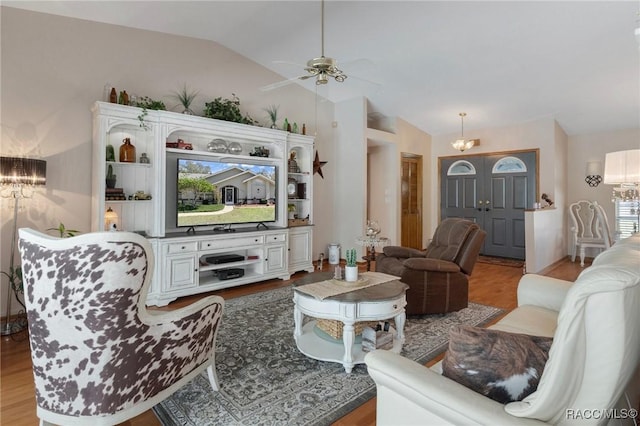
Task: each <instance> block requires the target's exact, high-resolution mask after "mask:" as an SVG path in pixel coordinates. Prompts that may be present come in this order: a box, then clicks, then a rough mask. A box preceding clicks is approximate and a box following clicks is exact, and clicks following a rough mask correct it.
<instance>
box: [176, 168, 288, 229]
mask: <svg viewBox="0 0 640 426" xmlns="http://www.w3.org/2000/svg"><path fill="white" fill-rule="evenodd" d="M177 167H178V173H177V182H176V226H177V227H179V228H183V227H196V226H207V225H213V226H224V225H232V224H246V223H256V224H260V223H263V224H264V223H269V222H275V221H276V219H277V210H276V206H277V204H278V203H277V198H278V190H277V189H278V185H277V178H276V177H277V167H276V166H275V165H258V164H249V163H240V162H219V161H212V160H205V159H194V158H177Z"/></svg>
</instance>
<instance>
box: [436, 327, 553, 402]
mask: <svg viewBox="0 0 640 426" xmlns="http://www.w3.org/2000/svg"><path fill="white" fill-rule="evenodd" d="M552 342H553V339H552V338H550V337H537V336H529V335H526V334H515V333H507V332H505V331H499V330H490V329H484V328H478V327H471V326H465V325H462V326H456V327H452V328H451V330H450V332H449V349H448V350H447V352H446V353H445V356H444V359H443V360H442V374H443V375H444V376H446V377H448V378H450V379H452V380H455V381H456V382H458V383H460V384H462V385H464V386H466V387H468V388H470V389H472V390H474V391H476V392H478V393H481V394H483V395H484V396H487V397H489V398H491V399H493V400H495V401H498V402H501V403H503V404H506V403H508V402H512V401H520V400H522V399H523V398H525V397H526V396H527V395H529V394H530V393H532V392H534V391H535V390H536V389H537V387H538V381H539V380H540V377H541V376H542V371H543V370H544V366H545V364H546V362H547V359H548V358H549V348H550V347H551V343H552Z"/></svg>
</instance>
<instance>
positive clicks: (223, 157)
mask: <svg viewBox="0 0 640 426" xmlns="http://www.w3.org/2000/svg"><path fill="white" fill-rule="evenodd" d="M166 149H167V152H172V153H177V154H183V155H197V156H199V157H202V156H205V157H211V158H212V159H217V160H218V161H229V162H233V161H239V160H241V161H246V160H249V159H250V160H251V161H252V162H254V163H265V164H272V163H277V164H279V163H280V161H281V160H280V159H279V158H276V157H257V156H256V157H254V156H251V155H237V154H227V153H219V152H210V151H198V150H190V149H177V148H166Z"/></svg>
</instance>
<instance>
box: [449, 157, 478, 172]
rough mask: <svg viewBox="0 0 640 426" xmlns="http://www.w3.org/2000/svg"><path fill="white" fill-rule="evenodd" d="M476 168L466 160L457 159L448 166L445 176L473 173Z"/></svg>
mask: <svg viewBox="0 0 640 426" xmlns="http://www.w3.org/2000/svg"><path fill="white" fill-rule="evenodd" d="M475 174H476V168H475V167H473V164H471V163H470V162H468V161H466V160H458V161H456V162H454V163H453V164H452V165H451V166H449V170H447V176H459V175H475Z"/></svg>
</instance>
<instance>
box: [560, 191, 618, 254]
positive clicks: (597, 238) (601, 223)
mask: <svg viewBox="0 0 640 426" xmlns="http://www.w3.org/2000/svg"><path fill="white" fill-rule="evenodd" d="M569 212H570V214H571V221H572V226H571V231H572V233H573V243H572V245H571V261H572V262H575V260H576V251H577V250H578V249H579V250H580V253H579V256H580V266H584V258H585V256H586V249H587V248H597V249H601V250H606V249H608V248H609V247H611V235H610V232H609V223H608V221H607V214H606V213H605V211H604V209H603V208H602V206H600V205H599V204H598V203H597V202H595V201H588V200H580V201H576V202H575V203H572V204H571V205H570V206H569Z"/></svg>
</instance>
